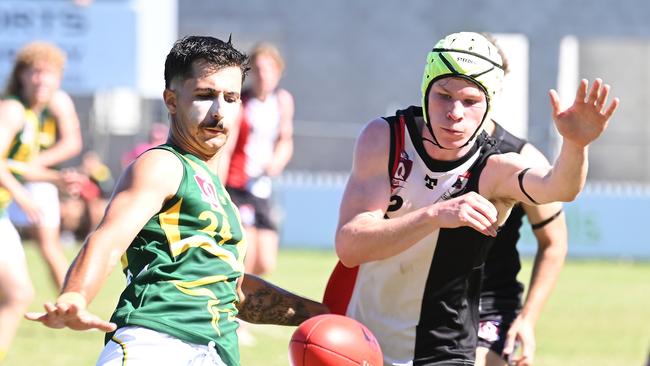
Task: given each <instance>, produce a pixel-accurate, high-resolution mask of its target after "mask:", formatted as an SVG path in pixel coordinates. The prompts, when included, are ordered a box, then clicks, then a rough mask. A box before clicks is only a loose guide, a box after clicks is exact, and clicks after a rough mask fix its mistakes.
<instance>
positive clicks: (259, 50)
mask: <svg viewBox="0 0 650 366" xmlns="http://www.w3.org/2000/svg"><path fill="white" fill-rule="evenodd" d="M260 55H265V56H269V57H271V58H272V59H273V60H274V61H275V63H276V64H277V65H278V68H280V72H282V71H284V58H283V57H282V55H281V54H280V50H278V48H277V47H275V46H274V45H273V44H271V43H269V42H260V43H258V44H256V45H255V47H253V50H252V51H251V53H250V59H251V64H253V63H255V60H256V59H257V57H258V56H260Z"/></svg>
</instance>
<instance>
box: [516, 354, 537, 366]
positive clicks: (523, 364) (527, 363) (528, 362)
mask: <svg viewBox="0 0 650 366" xmlns="http://www.w3.org/2000/svg"><path fill="white" fill-rule="evenodd" d="M532 364H533V360H532V359H529V358H527V357H526V356H521V357H519V358H518V359H517V360H516V361H515V365H516V366H532Z"/></svg>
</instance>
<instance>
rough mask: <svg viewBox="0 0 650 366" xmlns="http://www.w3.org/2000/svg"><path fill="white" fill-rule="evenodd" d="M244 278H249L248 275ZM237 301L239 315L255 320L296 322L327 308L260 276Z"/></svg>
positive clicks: (289, 323)
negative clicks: (257, 283) (243, 297)
mask: <svg viewBox="0 0 650 366" xmlns="http://www.w3.org/2000/svg"><path fill="white" fill-rule="evenodd" d="M248 276H249V275H247V278H246V280H245V281H247V280H249V279H250V277H248ZM259 280H260V282H259V285H256V286H252V287H253V288H251V289H249V291H247V290H246V289H244V293H245V299H244V301H243V302H241V303H240V304H239V318H241V319H242V320H244V321H247V322H250V323H256V324H277V325H293V326H296V325H299V324H300V323H302V322H303V321H305V320H307V319H309V318H310V317H312V316H315V315H318V314H322V313H324V312H327V310H326V308H325V306H324V305H323V304H320V303H318V302H315V301H312V300H309V299H306V298H303V297H300V296H297V295H295V294H292V293H290V292H288V291H285V290H283V289H281V288H279V287H276V286H273V285H271V284H270V283H268V282H266V281H263V280H261V279H259Z"/></svg>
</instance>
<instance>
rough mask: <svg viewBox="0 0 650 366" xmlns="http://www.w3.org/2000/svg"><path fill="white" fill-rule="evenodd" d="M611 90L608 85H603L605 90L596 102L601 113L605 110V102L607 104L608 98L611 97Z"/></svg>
mask: <svg viewBox="0 0 650 366" xmlns="http://www.w3.org/2000/svg"><path fill="white" fill-rule="evenodd" d="M610 88H611V87H610V86H609V85H608V84H605V85H603V88H602V90H601V91H600V95H598V99H597V100H596V108H598V111H599V112H601V113H602V112H603V109H604V108H605V102H607V97H608V96H609V90H610Z"/></svg>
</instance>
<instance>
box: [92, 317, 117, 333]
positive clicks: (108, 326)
mask: <svg viewBox="0 0 650 366" xmlns="http://www.w3.org/2000/svg"><path fill="white" fill-rule="evenodd" d="M92 325H93V328H96V329H99V330H101V331H104V332H112V331H114V330H115V329H117V324H115V323H111V322H107V321H104V320H99V321H97V322H94V323H93V324H92Z"/></svg>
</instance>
